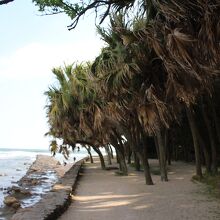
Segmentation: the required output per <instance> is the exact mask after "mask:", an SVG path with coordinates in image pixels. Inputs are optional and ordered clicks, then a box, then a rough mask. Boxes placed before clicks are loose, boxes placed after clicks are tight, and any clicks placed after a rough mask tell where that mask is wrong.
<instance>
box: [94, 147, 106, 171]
mask: <svg viewBox="0 0 220 220" xmlns="http://www.w3.org/2000/svg"><path fill="white" fill-rule="evenodd" d="M93 150H94V151H95V152H96V153H97V154H98V155H99V159H100V163H101V167H102V169H103V170H105V169H106V167H105V160H104V157H103V155H102V152H101V151H100V150H99V149H98V148H97V147H93Z"/></svg>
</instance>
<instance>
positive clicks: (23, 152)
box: [0, 147, 88, 219]
mask: <svg viewBox="0 0 220 220" xmlns="http://www.w3.org/2000/svg"><path fill="white" fill-rule="evenodd" d="M37 155H51V153H50V152H49V151H48V150H47V149H45V150H44V149H31V148H30V149H13V148H0V209H1V208H2V207H3V206H4V204H3V200H4V197H5V196H6V195H7V191H8V189H9V188H10V187H11V186H16V185H17V181H18V180H19V179H21V178H22V177H23V176H24V175H25V173H26V172H27V170H28V168H29V167H30V165H31V164H32V163H33V162H34V160H35V159H36V156H37ZM87 155H88V154H87V152H86V150H85V149H84V148H81V147H80V148H79V149H78V148H76V149H75V150H74V152H72V153H71V154H70V156H69V159H68V160H66V159H65V158H64V157H63V155H62V154H59V153H57V154H56V155H55V159H57V160H58V161H60V163H61V164H64V163H70V162H71V163H73V162H74V161H75V162H76V161H78V160H80V159H82V158H84V157H86V156H87ZM46 178H48V186H50V185H52V184H54V183H55V182H56V180H57V177H56V176H55V174H54V173H48V174H47V177H46ZM44 186H45V189H43V188H39V187H38V188H36V190H37V191H38V192H39V193H38V194H44V193H46V191H45V190H46V189H47V190H48V189H49V188H50V187H48V186H46V184H44ZM39 199H40V197H39V198H36V197H35V198H34V199H32V200H29V201H28V200H27V201H25V202H24V205H23V207H28V206H31V205H33V204H34V203H36V202H37V201H38V200H39ZM0 214H1V213H0ZM0 216H1V215H0ZM0 219H1V218H0Z"/></svg>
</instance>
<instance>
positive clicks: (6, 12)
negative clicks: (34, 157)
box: [0, 0, 103, 149]
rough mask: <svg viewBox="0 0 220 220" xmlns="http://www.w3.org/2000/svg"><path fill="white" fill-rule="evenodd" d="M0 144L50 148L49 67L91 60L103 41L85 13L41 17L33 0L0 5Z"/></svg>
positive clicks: (92, 18)
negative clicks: (74, 19) (73, 18)
mask: <svg viewBox="0 0 220 220" xmlns="http://www.w3.org/2000/svg"><path fill="white" fill-rule="evenodd" d="M0 21H1V22H0V148H4V147H7V148H41V149H42V148H48V146H49V139H48V138H45V137H44V134H45V133H46V132H47V131H48V126H47V119H46V112H45V108H44V106H45V105H46V97H45V96H44V95H43V93H44V92H45V91H46V90H47V89H48V86H49V85H52V84H53V83H54V82H55V79H54V78H53V75H52V72H51V69H52V68H53V67H58V66H62V65H64V64H71V63H73V62H82V61H87V60H93V59H94V58H95V57H96V56H97V55H98V54H99V52H100V49H101V47H102V46H103V42H102V41H101V40H100V38H99V36H97V34H96V28H95V21H94V16H93V15H92V14H88V15H87V16H85V17H84V18H83V19H82V20H80V23H79V25H78V26H77V27H76V29H75V30H72V31H68V30H67V25H69V24H70V23H71V20H70V19H69V18H68V17H67V16H66V15H53V16H41V14H40V12H38V10H37V7H36V6H34V4H33V3H32V1H31V0H16V1H14V2H12V3H9V4H7V5H4V6H0Z"/></svg>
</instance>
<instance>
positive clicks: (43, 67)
mask: <svg viewBox="0 0 220 220" xmlns="http://www.w3.org/2000/svg"><path fill="white" fill-rule="evenodd" d="M101 46H102V45H100V41H97V42H92V43H91V42H90V43H89V42H88V43H87V42H84V43H83V44H77V43H75V44H74V43H73V44H65V43H64V44H54V45H53V44H43V43H31V44H28V45H26V46H24V47H22V48H19V49H17V50H16V51H14V52H13V53H12V54H9V55H8V56H4V57H0V76H4V77H7V78H21V77H22V78H26V77H38V76H43V75H45V74H47V75H48V74H51V69H52V68H53V67H57V66H60V65H63V64H64V63H66V64H69V63H73V62H76V61H78V62H82V61H88V60H93V59H94V58H95V57H96V56H97V55H98V54H99V52H100V48H101Z"/></svg>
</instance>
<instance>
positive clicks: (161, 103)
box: [33, 0, 220, 185]
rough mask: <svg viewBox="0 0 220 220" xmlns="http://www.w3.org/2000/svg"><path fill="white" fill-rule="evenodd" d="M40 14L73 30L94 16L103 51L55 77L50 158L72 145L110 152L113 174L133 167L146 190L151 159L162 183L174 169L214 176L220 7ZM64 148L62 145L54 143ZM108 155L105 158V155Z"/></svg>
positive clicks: (136, 5) (155, 4)
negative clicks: (56, 17)
mask: <svg viewBox="0 0 220 220" xmlns="http://www.w3.org/2000/svg"><path fill="white" fill-rule="evenodd" d="M33 2H34V3H35V4H36V5H37V6H39V10H40V11H42V12H44V13H45V14H57V13H66V14H67V15H68V16H70V18H71V19H72V23H71V24H70V25H69V26H68V28H69V30H71V29H74V28H75V27H76V25H77V24H78V22H79V20H80V18H81V17H82V16H83V15H84V14H85V13H86V12H87V11H89V10H93V11H95V13H97V15H98V17H100V16H99V15H101V17H100V20H99V23H100V24H101V23H102V22H103V21H104V20H105V19H107V20H108V23H109V26H108V27H102V26H98V27H97V30H98V33H99V35H100V37H101V38H102V39H103V41H104V42H105V47H104V48H102V51H101V53H100V54H99V55H97V58H96V59H95V60H94V61H93V62H89V63H88V62H85V63H81V64H77V63H74V64H71V65H66V66H64V67H58V68H54V69H53V74H54V75H55V76H56V78H57V82H58V83H57V84H56V86H55V85H52V86H51V87H50V88H49V90H48V91H47V92H46V93H45V94H46V95H47V97H48V104H47V117H48V123H49V132H48V135H50V136H52V137H53V138H54V139H53V141H52V144H51V151H52V152H54V153H55V152H58V151H60V152H63V154H64V155H65V156H68V151H69V149H71V148H72V149H74V148H75V147H76V145H77V144H81V145H82V146H85V147H87V148H88V147H91V148H93V149H94V150H95V151H96V152H97V154H98V155H99V157H100V161H101V165H102V168H103V169H105V168H106V165H105V162H104V159H103V156H102V153H101V151H100V148H102V147H104V148H106V150H107V152H108V153H109V154H110V153H111V148H112V147H114V148H115V151H116V155H117V160H118V163H119V167H120V172H121V173H122V174H123V175H127V174H128V169H127V164H129V163H131V158H132V159H133V162H134V166H135V168H136V170H140V167H141V166H142V167H143V169H144V175H145V180H146V184H148V185H152V184H153V180H152V178H151V173H150V166H149V163H148V159H149V158H151V157H154V158H155V157H156V158H158V159H159V164H160V175H161V180H162V181H168V175H167V164H171V161H172V160H184V161H188V162H191V161H195V168H196V169H195V170H196V178H197V179H198V180H201V179H203V177H204V172H202V166H203V165H204V166H205V169H206V170H205V173H206V175H205V176H207V175H208V176H209V175H213V176H216V175H218V165H219V161H220V148H219V146H220V124H219V120H220V118H219V117H220V109H219V108H220V103H219V99H218V95H219V93H220V81H219V73H220V72H219V71H220V66H219V64H220V62H219V61H220V50H219V46H220V43H219V41H220V32H219V27H220V20H219V14H220V3H219V2H218V1H215V0H210V1H207V0H196V1H189V0H186V1H175V0H167V1H161V0H147V1H145V0H123V1H119V0H114V1H110V0H106V1H99V0H94V1H88V2H87V1H79V2H78V3H71V1H55V0H49V1H46V0H34V1H33ZM57 139H61V140H62V141H63V144H61V145H59V146H58V144H57V141H56V140H57ZM110 156H111V155H110Z"/></svg>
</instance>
